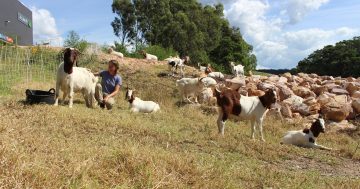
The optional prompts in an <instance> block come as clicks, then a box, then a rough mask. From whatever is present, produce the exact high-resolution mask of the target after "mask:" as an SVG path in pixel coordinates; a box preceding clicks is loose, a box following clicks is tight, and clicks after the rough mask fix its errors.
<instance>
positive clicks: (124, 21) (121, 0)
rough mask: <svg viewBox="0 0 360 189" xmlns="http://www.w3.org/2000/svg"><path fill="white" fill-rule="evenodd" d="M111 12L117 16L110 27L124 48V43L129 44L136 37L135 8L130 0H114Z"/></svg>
mask: <svg viewBox="0 0 360 189" xmlns="http://www.w3.org/2000/svg"><path fill="white" fill-rule="evenodd" d="M112 11H113V13H115V14H116V15H117V17H115V19H114V21H113V22H111V26H112V27H113V29H114V33H115V35H116V36H117V37H119V38H120V41H121V44H122V45H123V46H124V45H125V42H126V41H127V42H131V40H132V39H133V38H134V37H135V36H136V33H135V24H136V17H135V7H134V4H133V3H132V1H131V0H114V1H113V4H112Z"/></svg>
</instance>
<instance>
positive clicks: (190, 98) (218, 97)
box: [55, 48, 330, 150]
mask: <svg viewBox="0 0 360 189" xmlns="http://www.w3.org/2000/svg"><path fill="white" fill-rule="evenodd" d="M109 53H110V54H112V55H115V56H118V57H120V58H123V57H124V55H123V54H122V53H120V52H116V51H114V50H112V49H109ZM79 54H80V53H79V51H78V50H77V49H74V48H66V49H65V50H64V59H63V63H61V64H60V66H59V68H58V72H57V81H56V93H55V96H56V101H55V106H58V102H59V92H60V90H61V91H62V93H63V101H64V100H65V98H66V97H69V107H70V108H71V107H72V106H73V97H74V93H75V92H79V93H82V94H83V96H84V99H85V102H86V106H87V107H95V106H96V104H97V103H96V100H95V86H96V84H97V82H98V78H97V77H95V76H94V74H93V73H92V72H91V70H88V69H86V68H81V67H78V66H77V61H78V56H79ZM141 54H142V55H143V56H144V58H145V59H147V60H151V61H157V60H158V58H157V57H156V56H155V55H151V54H148V53H146V52H145V51H141ZM166 61H167V62H168V66H169V72H170V74H169V75H171V76H174V75H175V73H176V71H177V69H179V70H180V76H181V79H179V80H177V81H176V86H177V87H178V88H179V91H180V93H181V94H180V96H181V101H182V102H187V103H198V97H200V100H201V102H202V103H207V104H209V105H214V106H218V107H219V111H218V112H219V113H218V119H217V126H218V131H219V133H220V134H222V135H223V134H224V128H225V123H226V121H227V120H228V119H230V118H231V119H237V120H249V121H250V123H251V130H252V134H251V138H252V139H254V138H255V130H256V126H257V127H258V129H259V132H260V135H261V140H262V141H265V140H264V136H263V120H264V117H265V115H266V113H267V112H268V110H269V109H270V108H271V107H272V105H274V104H275V103H276V102H277V94H276V91H275V90H272V89H269V90H267V91H266V92H265V95H262V96H243V95H240V93H239V91H238V90H234V89H231V88H228V87H227V86H226V85H224V84H222V83H221V82H219V83H218V82H217V81H221V80H223V79H224V74H222V73H221V72H210V73H206V74H205V73H204V75H203V77H199V78H185V77H184V76H185V74H184V67H185V65H186V64H187V63H188V62H189V61H190V58H189V57H184V58H179V57H169V58H167V59H166ZM230 65H231V67H232V74H233V76H234V77H245V76H244V67H243V66H242V65H235V63H233V62H231V63H230ZM205 70H206V67H200V71H203V72H205ZM134 92H135V90H134V89H130V88H127V91H126V96H125V99H126V100H127V101H128V102H129V104H130V110H131V111H132V112H141V113H153V112H157V111H159V110H160V105H159V104H158V103H156V102H152V101H143V100H141V99H140V98H138V97H135V95H134ZM321 132H325V122H324V120H323V118H321V117H319V118H318V119H317V120H316V121H315V122H313V123H312V126H311V127H310V129H304V130H299V131H289V132H288V133H287V134H286V135H285V136H284V137H283V139H282V142H281V143H282V144H293V145H297V146H301V147H309V148H319V149H326V150H330V148H326V147H324V146H321V145H318V144H316V142H315V139H316V138H317V137H318V136H319V134H320V133H321Z"/></svg>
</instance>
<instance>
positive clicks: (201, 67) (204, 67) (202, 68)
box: [198, 63, 206, 72]
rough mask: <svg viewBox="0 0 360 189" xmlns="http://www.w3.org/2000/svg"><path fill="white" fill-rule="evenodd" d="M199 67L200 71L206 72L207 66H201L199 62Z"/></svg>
mask: <svg viewBox="0 0 360 189" xmlns="http://www.w3.org/2000/svg"><path fill="white" fill-rule="evenodd" d="M198 67H199V70H200V71H202V72H205V70H206V66H201V64H200V63H198Z"/></svg>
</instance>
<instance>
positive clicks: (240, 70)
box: [230, 62, 244, 77]
mask: <svg viewBox="0 0 360 189" xmlns="http://www.w3.org/2000/svg"><path fill="white" fill-rule="evenodd" d="M230 65H231V71H232V74H234V76H235V77H239V76H244V66H243V65H241V64H239V65H235V63H234V62H230Z"/></svg>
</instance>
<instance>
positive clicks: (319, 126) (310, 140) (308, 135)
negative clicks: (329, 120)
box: [281, 117, 331, 150]
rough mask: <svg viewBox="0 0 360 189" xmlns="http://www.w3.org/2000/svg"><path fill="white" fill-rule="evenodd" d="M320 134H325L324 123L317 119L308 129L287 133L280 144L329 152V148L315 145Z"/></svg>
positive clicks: (322, 120)
mask: <svg viewBox="0 0 360 189" xmlns="http://www.w3.org/2000/svg"><path fill="white" fill-rule="evenodd" d="M320 133H325V121H324V119H323V118H322V117H319V118H318V119H317V120H316V121H315V122H313V123H312V125H311V127H310V129H304V130H299V131H288V132H287V133H286V135H285V136H284V137H283V139H282V142H281V144H292V145H295V146H300V147H305V148H318V149H322V150H331V148H327V147H325V146H321V145H319V144H316V141H315V140H316V138H317V137H318V136H319V135H320Z"/></svg>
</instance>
